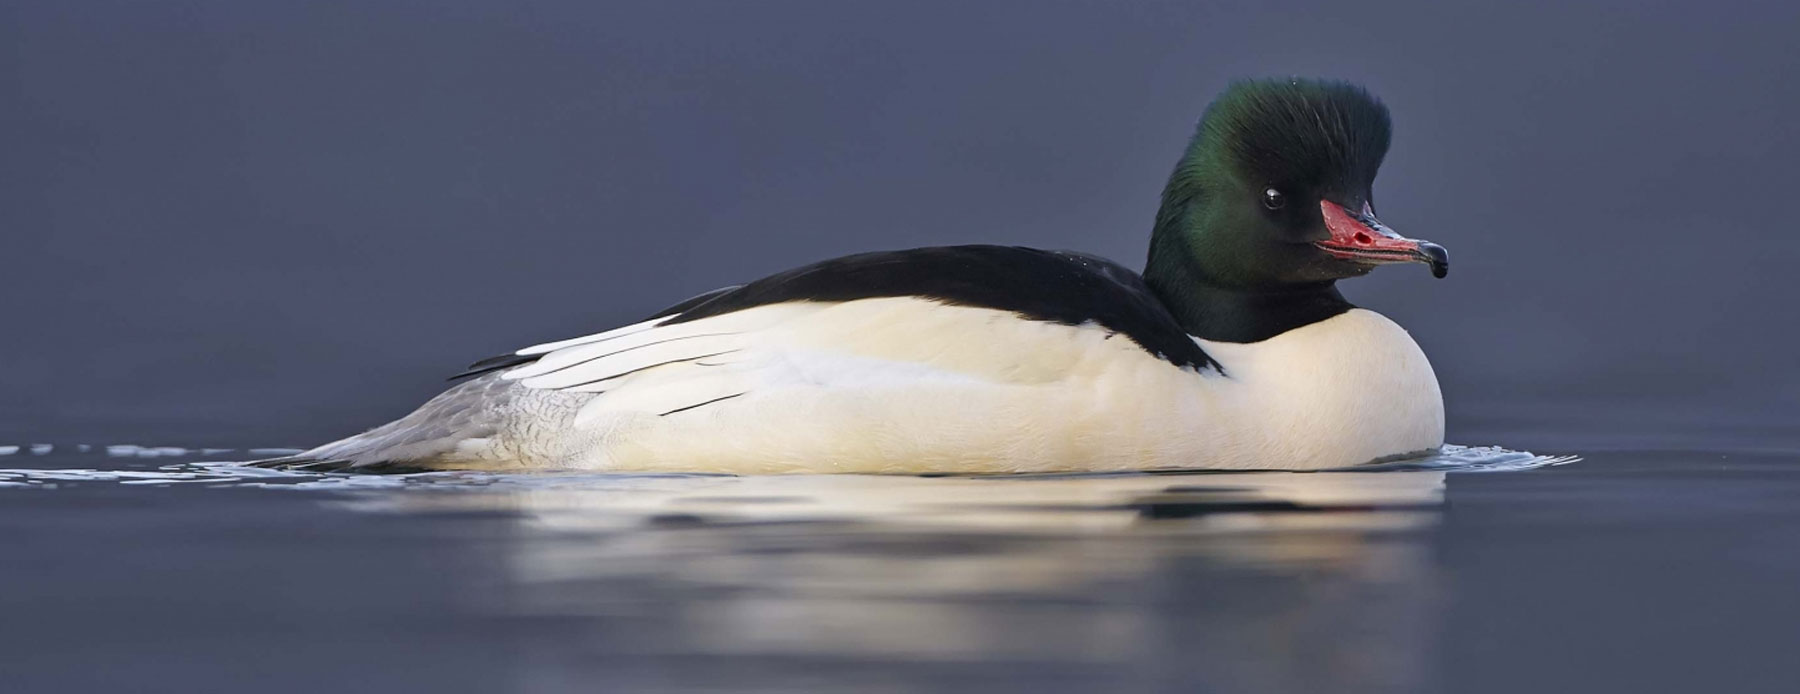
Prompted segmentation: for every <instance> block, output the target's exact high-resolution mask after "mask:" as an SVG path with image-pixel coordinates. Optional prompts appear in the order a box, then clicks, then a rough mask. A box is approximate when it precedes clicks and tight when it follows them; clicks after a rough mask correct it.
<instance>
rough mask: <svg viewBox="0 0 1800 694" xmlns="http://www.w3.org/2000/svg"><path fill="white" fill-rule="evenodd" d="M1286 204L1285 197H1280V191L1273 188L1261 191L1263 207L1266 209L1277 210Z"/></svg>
mask: <svg viewBox="0 0 1800 694" xmlns="http://www.w3.org/2000/svg"><path fill="white" fill-rule="evenodd" d="M1286 204H1287V196H1285V195H1282V194H1281V191H1279V190H1276V189H1274V188H1265V189H1263V207H1267V208H1269V209H1271V210H1279V209H1281V206H1282V205H1286Z"/></svg>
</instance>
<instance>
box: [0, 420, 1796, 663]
mask: <svg viewBox="0 0 1800 694" xmlns="http://www.w3.org/2000/svg"><path fill="white" fill-rule="evenodd" d="M39 450H42V449H41V448H40V449H39ZM158 453H159V451H158V450H156V449H133V448H127V447H119V448H115V449H114V450H113V451H111V454H110V455H109V454H108V453H107V452H106V451H104V450H103V449H94V450H90V451H88V452H85V453H83V452H77V451H74V450H69V448H68V447H57V448H53V449H51V450H50V451H48V452H45V453H41V454H35V455H34V454H33V453H31V452H30V450H29V449H21V450H19V451H17V452H15V453H13V454H12V455H10V456H6V457H0V467H4V469H0V537H5V538H7V540H6V547H7V551H6V552H5V553H4V555H3V556H0V562H3V563H0V575H3V576H4V584H3V588H0V614H3V615H5V617H6V619H5V621H4V626H3V627H0V653H3V654H4V659H5V663H6V667H5V668H4V670H3V671H0V689H4V690H5V691H9V692H37V691H46V692H47V691H145V692H150V691H168V692H190V691H196V690H214V691H264V692H289V691H292V692H308V691H318V690H321V689H331V688H339V687H341V685H342V684H343V683H345V682H354V683H356V685H357V686H356V687H355V689H356V690H357V691H382V690H386V691H469V692H565V691H634V692H688V691H771V692H773V691H794V690H801V689H809V688H824V689H832V690H852V689H854V690H858V691H884V692H914V691H917V692H937V691H1067V692H1095V691H1184V692H1185V691H1267V692H1317V691H1344V692H1364V691H1366V692H1395V691H1402V692H1444V691H1455V692H1518V691H1579V692H1649V691H1656V692H1689V691H1699V690H1707V689H1720V690H1724V691H1732V692H1785V691H1792V690H1793V686H1794V684H1795V682H1796V681H1800V680H1797V679H1796V677H1800V669H1796V667H1795V665H1794V661H1793V659H1792V658H1791V653H1792V650H1793V647H1794V646H1795V644H1796V643H1800V600H1796V599H1795V586H1796V585H1800V554H1797V553H1796V552H1794V551H1793V547H1794V546H1795V544H1796V542H1800V505H1796V504H1794V503H1793V499H1795V498H1800V455H1796V454H1794V453H1792V452H1787V453H1774V452H1769V453H1731V454H1722V453H1706V452H1671V451H1665V452H1643V451H1587V452H1584V455H1585V456H1586V459H1585V460H1582V461H1579V462H1573V463H1567V464H1557V463H1565V462H1566V460H1556V459H1542V458H1538V459H1533V458H1529V457H1527V456H1520V455H1515V456H1505V455H1500V454H1479V455H1476V454H1466V453H1465V454H1464V455H1463V458H1462V460H1461V461H1460V462H1459V461H1451V462H1450V463H1447V464H1444V465H1442V466H1436V467H1425V468H1418V467H1412V468H1401V469H1390V470H1385V471H1374V472H1321V473H1235V474H1133V475H1098V476H1081V475H1076V476H1063V475H1050V476H1024V477H1009V478H955V477H952V478H917V477H868V476H799V477H748V478H740V477H730V476H710V475H577V474H546V475H511V476H500V475H489V474H477V473H434V474H426V475H413V476H388V477H374V476H353V475H317V474H297V473H280V472H271V471H262V470H254V469H246V468H241V467H237V466H233V465H215V464H198V461H201V460H204V459H206V458H208V457H209V456H206V455H201V454H197V452H187V453H182V452H179V451H176V450H173V449H164V450H162V451H160V455H159V454H158ZM221 455H222V453H221V452H216V451H215V452H213V454H212V456H210V457H213V458H217V457H220V456H221ZM1484 460H1485V461H1487V463H1488V464H1487V465H1486V467H1488V468H1490V470H1489V471H1472V470H1471V468H1480V467H1482V466H1481V465H1473V466H1472V465H1470V464H1469V463H1470V462H1480V461H1484ZM1539 465H1548V466H1546V467H1537V466H1539ZM1527 468H1535V469H1527Z"/></svg>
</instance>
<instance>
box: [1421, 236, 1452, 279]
mask: <svg viewBox="0 0 1800 694" xmlns="http://www.w3.org/2000/svg"><path fill="white" fill-rule="evenodd" d="M1419 255H1422V256H1425V262H1427V263H1430V264H1431V276H1432V277H1436V278H1438V279H1443V278H1444V275H1448V274H1450V252H1449V251H1446V250H1444V247H1443V246H1439V245H1437V244H1435V243H1428V242H1420V243H1419Z"/></svg>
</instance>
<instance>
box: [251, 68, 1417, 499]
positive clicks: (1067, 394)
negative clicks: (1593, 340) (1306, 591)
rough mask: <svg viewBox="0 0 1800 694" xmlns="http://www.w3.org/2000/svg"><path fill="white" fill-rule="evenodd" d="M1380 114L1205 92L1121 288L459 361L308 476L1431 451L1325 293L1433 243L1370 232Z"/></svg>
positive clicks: (791, 309)
mask: <svg viewBox="0 0 1800 694" xmlns="http://www.w3.org/2000/svg"><path fill="white" fill-rule="evenodd" d="M1390 135H1391V125H1390V121H1389V117H1388V111H1387V108H1386V106H1384V105H1383V104H1382V103H1381V102H1380V101H1379V100H1377V99H1376V98H1375V97H1373V96H1372V95H1370V94H1369V92H1367V91H1366V90H1364V89H1363V88H1361V87H1358V86H1355V85H1352V84H1348V83H1344V82H1338V81H1328V80H1313V79H1297V78H1295V79H1285V78H1284V79H1266V80H1250V81H1241V82H1235V83H1233V84H1231V85H1230V86H1229V87H1228V88H1227V89H1226V90H1225V91H1224V92H1222V93H1221V94H1220V95H1219V96H1218V97H1217V98H1216V99H1215V100H1214V101H1213V102H1212V104H1211V105H1210V106H1208V107H1207V109H1206V111H1205V113H1204V115H1203V116H1202V117H1201V119H1200V123H1199V126H1198V128H1197V131H1196V133H1195V135H1194V136H1193V138H1192V140H1191V141H1190V143H1189V145H1188V146H1187V148H1186V150H1185V151H1184V152H1183V154H1182V156H1181V159H1180V161H1179V163H1178V164H1177V165H1176V167H1175V170H1174V173H1173V174H1172V175H1171V176H1170V177H1169V181H1168V184H1167V187H1166V188H1165V189H1164V191H1163V195H1162V206H1161V209H1160V210H1159V211H1158V212H1157V215H1156V220H1155V225H1154V228H1153V231H1152V234H1151V239H1150V249H1149V259H1148V262H1147V263H1146V264H1145V267H1144V271H1143V273H1142V274H1141V275H1140V274H1139V273H1136V272H1133V271H1131V270H1130V269H1127V268H1126V267H1124V266H1122V265H1119V264H1117V263H1114V262H1111V261H1108V260H1105V259H1102V258H1099V257H1095V256H1091V255H1086V254H1082V253H1075V252H1066V251H1046V250H1037V249H1032V248H1019V247H1005V246H988V245H970V246H951V247H938V248H916V249H911V250H897V251H883V252H875V253H864V254H860V255H852V256H848V257H843V258H837V259H833V260H826V261H824V262H819V263H815V264H812V265H807V266H805V267H801V268H797V269H794V270H789V271H787V272H782V273H780V274H776V275H772V276H769V277H765V278H762V279H759V280H756V281H753V282H749V283H747V284H743V285H739V286H732V287H726V288H723V289H719V290H716V291H712V292H708V293H705V294H701V295H699V296H696V297H693V298H691V299H688V300H686V301H683V302H681V303H678V304H676V305H674V306H672V307H670V308H668V309H666V310H663V311H661V312H659V313H656V314H655V315H652V316H650V317H649V318H647V319H645V320H643V321H642V322H638V323H634V324H631V325H627V326H624V327H619V328H615V329H612V330H607V331H604V332H599V333H595V334H592V335H587V336H585V337H576V338H573V339H568V340H561V341H558V342H549V343H545V344H540V345H534V346H531V347H526V348H524V349H520V350H518V351H516V352H513V353H510V354H505V355H501V356H498V357H493V358H490V359H484V360H482V361H479V362H476V363H475V364H473V365H471V367H470V368H469V369H468V370H467V371H464V372H463V373H461V374H458V375H457V376H456V377H454V378H453V380H460V381H461V382H460V383H458V384H457V385H455V386H453V387H451V388H449V389H448V390H446V391H445V392H444V393H442V394H441V395H438V396H437V397H435V398H432V399H431V400H430V401H428V402H426V403H425V404H424V405H422V406H420V407H419V408H418V409H417V410H416V411H414V412H412V413H411V414H408V415H406V416H405V417H402V418H400V419H399V420H397V421H394V422H392V423H389V424H386V425H383V426H381V427H378V428H375V429H373V430H370V431H368V432H366V433H362V434H358V435H355V436H351V437H349V438H345V439H343V440H340V441H336V442H333V443H328V444H325V445H323V446H319V447H317V448H314V449H312V450H309V451H306V452H305V453H302V454H299V455H296V456H290V457H286V458H279V459H274V460H270V461H263V464H269V465H282V466H299V467H307V468H312V469H329V470H348V471H382V470H397V469H398V470H411V469H485V470H538V469H585V470H596V471H683V472H719V473H741V474H749V473H786V472H814V473H818V472H855V473H1011V472H1045V471H1109V470H1142V469H1156V468H1219V469H1323V468H1341V467H1347V466H1353V465H1357V464H1360V463H1367V462H1371V461H1378V460H1390V459H1395V458H1400V457H1405V456H1411V455H1419V454H1423V453H1426V452H1429V451H1432V450H1435V449H1437V448H1438V447H1440V446H1441V445H1442V444H1443V442H1444V407H1443V398H1442V396H1441V394H1440V392H1439V389H1438V382H1437V377H1436V376H1435V374H1434V373H1433V372H1432V368H1431V364H1430V362H1428V361H1427V360H1426V358H1425V354H1424V353H1423V352H1422V351H1421V350H1420V349H1419V346H1418V345H1417V344H1416V343H1415V342H1414V341H1413V340H1412V338H1411V337H1410V336H1409V335H1408V334H1407V332H1406V331H1405V330H1403V329H1401V328H1400V327H1399V326H1398V325H1396V324H1395V323H1394V322H1393V321H1390V320H1388V319H1387V318H1385V317H1383V316H1382V315H1380V314H1378V313H1375V312H1373V311H1370V310H1367V309H1363V308H1358V307H1356V306H1353V305H1351V304H1350V302H1348V301H1346V300H1345V299H1344V297H1343V295H1342V294H1340V293H1339V292H1338V290H1337V288H1336V286H1335V282H1336V281H1337V280H1340V279H1345V278H1350V277H1357V276H1360V275H1363V274H1366V273H1368V272H1369V271H1370V270H1371V269H1373V268H1374V267H1375V266H1378V265H1385V264H1389V263H1424V264H1427V265H1429V266H1430V267H1431V269H1432V273H1433V274H1434V275H1436V276H1438V277H1443V276H1444V274H1445V272H1446V270H1447V268H1448V258H1447V255H1446V254H1445V251H1444V249H1443V248H1442V247H1440V246H1437V245H1435V244H1432V243H1428V242H1425V241H1420V240H1415V239H1409V238H1405V237H1402V236H1400V235H1399V234H1397V233H1395V232H1394V231H1392V230H1391V229H1389V228H1388V227H1387V226H1385V225H1383V224H1382V223H1381V222H1380V221H1378V220H1377V219H1376V216H1375V207H1374V202H1373V195H1372V193H1371V187H1372V184H1373V182H1374V179H1375V174H1376V171H1377V169H1378V168H1379V167H1380V166H1381V162H1382V158H1383V157H1384V156H1385V155H1386V153H1387V149H1388V142H1389V139H1390Z"/></svg>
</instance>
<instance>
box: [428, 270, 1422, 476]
mask: <svg viewBox="0 0 1800 694" xmlns="http://www.w3.org/2000/svg"><path fill="white" fill-rule="evenodd" d="M646 326H648V327H646ZM625 331H629V332H625ZM603 336H610V337H603ZM603 339H604V341H602V340H603ZM1198 342H1199V343H1200V344H1201V346H1202V347H1203V348H1204V349H1205V350H1206V351H1207V353H1208V354H1211V355H1212V356H1213V357H1214V358H1215V359H1217V360H1218V361H1219V362H1220V363H1221V364H1223V366H1224V371H1225V373H1224V375H1221V374H1219V373H1216V372H1213V371H1210V370H1208V371H1193V370H1184V369H1180V368H1177V367H1175V366H1173V365H1171V364H1169V363H1168V362H1166V361H1163V360H1161V359H1158V358H1156V357H1155V356H1153V355H1150V354H1148V353H1146V352H1145V351H1143V349H1141V348H1140V347H1138V346H1137V345H1136V344H1135V343H1133V342H1132V341H1131V340H1130V339H1129V338H1127V337H1125V336H1123V335H1114V334H1111V333H1109V332H1107V331H1106V330H1104V329H1102V328H1099V327H1097V326H1093V325H1083V326H1067V325H1057V324H1051V323H1042V322H1036V321H1028V320H1022V319H1020V318H1019V317H1017V316H1016V315H1014V314H1011V313H1008V312H1004V311H995V310H990V309H980V308H968V307H956V306H945V305H942V304H939V303H936V302H932V301H928V300H922V299H915V298H884V299H866V300H860V301H852V302H846V303H837V304H824V303H809V302H796V303H789V304H778V305H773V306H763V307H758V308H753V309H748V310H745V311H739V312H735V313H731V314H727V315H723V316H718V317H715V318H707V319H702V320H697V321H693V322H691V323H681V324H676V325H669V326H656V325H654V324H650V323H645V324H638V325H635V326H629V327H628V328H625V329H621V330H618V331H612V332H611V333H601V334H600V335H596V336H589V337H587V338H579V339H577V340H569V341H564V342H560V343H550V344H549V345H540V346H539V347H534V348H530V349H529V350H521V352H520V353H522V354H524V353H536V352H539V351H542V352H544V353H545V354H546V356H545V357H544V358H543V359H542V360H540V361H538V362H537V363H534V364H531V365H527V366H524V367H520V368H517V369H514V370H512V371H510V372H508V373H507V374H506V375H505V378H507V379H514V380H515V381H516V382H517V383H519V384H521V385H523V386H525V387H527V388H532V389H535V390H536V391H537V392H541V393H543V395H542V396H537V397H539V398H540V399H541V400H542V402H543V403H544V405H543V406H544V408H545V411H546V412H550V413H553V415H554V416H550V415H546V416H545V417H544V418H542V419H541V420H532V419H530V418H525V419H523V420H518V419H515V420H514V422H513V423H512V424H510V425H509V426H508V427H507V428H506V429H503V430H502V431H500V432H499V433H498V436H497V437H498V438H499V439H500V440H501V445H497V446H495V447H494V450H495V451H504V452H505V454H506V455H508V456H511V457H512V459H511V460H507V461H504V462H502V461H498V460H496V461H494V462H493V464H492V465H493V466H496V467H498V466H505V467H512V466H517V465H521V464H524V465H528V466H535V467H565V468H566V467H576V468H589V469H607V470H688V471H694V470H699V471H716V472H736V473H763V472H928V471H938V472H1016V471H1050V470H1125V469H1144V468H1167V467H1199V468H1231V469H1258V468H1261V469H1271V468H1274V469H1318V468H1329V467H1342V466H1347V465H1354V464H1358V463H1363V462H1368V461H1370V460H1373V459H1376V458H1381V457H1385V456H1392V455H1397V454H1403V453H1412V452H1417V451H1423V450H1427V449H1432V448H1436V447H1437V446H1439V445H1441V444H1442V442H1443V404H1442V399H1441V397H1440V395H1439V392H1438V386H1437V381H1436V378H1435V376H1434V375H1433V374H1432V371H1431V366H1430V364H1429V362H1427V361H1426V359H1425V356H1424V354H1423V353H1422V352H1420V350H1419V348H1418V346H1417V345H1416V344H1414V343H1413V341H1412V339H1411V338H1410V337H1409V336H1407V334H1406V332H1405V331H1404V330H1402V329H1400V327H1399V326H1397V325H1395V324H1394V323H1393V322H1392V321H1389V320H1388V319H1386V318H1384V317H1382V316H1381V315H1379V314H1376V313H1374V312H1371V311H1366V310H1361V309H1357V310H1352V311H1350V312H1347V313H1345V314H1342V315H1339V316H1337V317H1334V318H1332V319H1329V320H1326V321H1322V322H1319V323H1315V324H1313V325H1309V326H1306V327H1303V328H1298V329H1295V330H1291V331H1288V332H1287V333H1283V334H1282V335H1279V336H1276V337H1274V338H1271V339H1269V340H1265V341H1263V342H1259V343H1252V344H1229V343H1214V342H1207V341H1198ZM585 393H595V394H593V395H585ZM564 394H567V395H564ZM577 394H582V395H580V397H585V398H591V399H587V400H582V401H579V402H571V401H568V400H567V398H568V397H573V396H576V395H577ZM534 402H535V401H534ZM535 406H537V405H534V404H533V402H526V403H524V404H522V405H520V406H519V407H522V408H526V409H529V408H531V407H535ZM571 408H574V409H571ZM458 464H459V465H468V466H477V467H480V466H487V465H485V464H484V463H482V462H480V461H477V460H467V459H465V460H463V461H459V463H458Z"/></svg>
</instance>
